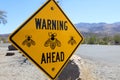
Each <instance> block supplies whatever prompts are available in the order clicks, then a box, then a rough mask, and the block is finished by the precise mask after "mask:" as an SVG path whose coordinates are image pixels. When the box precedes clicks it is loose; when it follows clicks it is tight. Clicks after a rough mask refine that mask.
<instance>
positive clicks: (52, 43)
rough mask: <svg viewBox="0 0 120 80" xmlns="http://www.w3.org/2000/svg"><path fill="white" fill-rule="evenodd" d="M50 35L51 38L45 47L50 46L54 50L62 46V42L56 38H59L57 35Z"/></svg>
mask: <svg viewBox="0 0 120 80" xmlns="http://www.w3.org/2000/svg"><path fill="white" fill-rule="evenodd" d="M48 35H49V37H50V38H49V39H48V40H47V41H46V42H45V44H44V46H45V47H48V46H50V48H51V49H52V50H54V49H55V47H56V46H58V47H60V46H61V42H60V41H59V40H57V39H56V38H55V37H56V36H57V34H56V33H52V32H50V33H48Z"/></svg>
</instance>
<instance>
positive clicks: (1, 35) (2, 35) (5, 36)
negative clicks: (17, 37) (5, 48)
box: [0, 34, 9, 38]
mask: <svg viewBox="0 0 120 80" xmlns="http://www.w3.org/2000/svg"><path fill="white" fill-rule="evenodd" d="M8 36H9V34H0V37H2V38H7V37H8Z"/></svg>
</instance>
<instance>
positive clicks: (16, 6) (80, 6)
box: [0, 0, 120, 34]
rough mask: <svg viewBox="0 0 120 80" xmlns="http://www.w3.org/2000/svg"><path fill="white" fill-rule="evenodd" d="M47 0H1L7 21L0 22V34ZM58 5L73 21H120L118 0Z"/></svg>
mask: <svg viewBox="0 0 120 80" xmlns="http://www.w3.org/2000/svg"><path fill="white" fill-rule="evenodd" d="M46 1H47V0H1V1H0V10H3V11H6V12H7V14H6V15H7V21H8V23H7V24H5V25H3V24H0V34H5V33H11V32H13V31H14V30H15V29H16V28H17V27H19V26H20V25H21V24H22V23H23V22H24V21H25V20H26V19H28V18H29V17H30V16H31V15H32V14H33V13H34V12H35V11H36V10H37V9H38V8H39V7H40V6H42V5H43V4H44V3H45V2H46ZM59 1H60V3H59V5H60V7H61V8H62V9H63V11H64V12H65V13H66V15H67V16H68V17H69V19H70V20H71V21H72V22H73V24H75V23H79V22H88V23H99V22H106V23H114V22H120V0H59Z"/></svg>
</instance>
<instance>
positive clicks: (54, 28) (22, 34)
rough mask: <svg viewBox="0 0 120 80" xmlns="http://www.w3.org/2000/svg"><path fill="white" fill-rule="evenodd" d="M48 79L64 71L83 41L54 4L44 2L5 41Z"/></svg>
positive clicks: (52, 0) (52, 2) (51, 0)
mask: <svg viewBox="0 0 120 80" xmlns="http://www.w3.org/2000/svg"><path fill="white" fill-rule="evenodd" d="M9 39H10V41H11V42H12V43H13V45H14V46H15V47H16V48H17V49H19V50H20V51H21V52H22V53H23V54H24V55H26V57H27V58H29V59H30V60H31V61H32V62H33V63H34V64H35V65H36V66H37V67H38V68H40V69H41V70H42V71H43V72H45V73H46V74H47V75H48V76H49V77H50V78H51V79H55V78H56V77H57V76H58V74H59V73H60V72H61V70H62V69H63V68H64V66H65V65H66V63H67V62H68V60H69V59H70V57H71V56H72V54H73V53H74V51H75V50H76V48H77V47H78V46H79V44H80V43H81V42H82V40H83V37H82V36H81V34H80V33H79V32H78V31H77V29H76V28H75V27H74V25H73V24H72V23H71V21H70V20H69V19H68V17H67V16H66V15H65V13H64V12H63V11H62V10H61V8H60V7H59V6H58V4H57V3H56V2H55V1H54V0H48V1H47V2H46V3H45V4H44V5H43V6H42V7H41V8H39V9H38V10H37V11H36V12H35V13H34V14H33V15H32V16H31V17H30V18H28V20H26V21H25V22H24V23H23V24H22V25H21V26H20V27H19V28H18V29H17V30H16V31H15V32H13V33H12V34H11V36H10V37H9Z"/></svg>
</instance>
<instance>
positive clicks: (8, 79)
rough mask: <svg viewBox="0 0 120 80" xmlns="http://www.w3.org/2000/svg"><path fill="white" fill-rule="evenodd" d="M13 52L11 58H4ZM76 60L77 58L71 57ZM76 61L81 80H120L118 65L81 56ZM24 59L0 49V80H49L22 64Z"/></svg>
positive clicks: (2, 48) (17, 54)
mask: <svg viewBox="0 0 120 80" xmlns="http://www.w3.org/2000/svg"><path fill="white" fill-rule="evenodd" d="M8 52H14V53H15V55H13V56H5V55H6V53H8ZM73 58H75V59H77V57H75V56H74V57H73ZM81 58H82V60H81V59H80V60H81V61H80V60H76V61H77V62H78V63H77V64H78V65H79V67H80V69H81V70H80V71H81V72H80V73H81V74H80V75H81V76H80V77H81V78H82V80H120V64H116V63H108V62H106V61H102V60H97V59H95V58H94V59H93V58H90V57H87V56H81ZM24 59H25V58H24V57H23V56H22V55H21V54H20V53H19V52H18V51H8V49H7V47H0V80H49V78H48V77H47V76H46V75H45V74H44V73H43V72H42V71H41V70H39V69H38V68H37V67H36V66H34V65H33V64H31V63H30V62H29V61H27V62H26V63H24Z"/></svg>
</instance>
